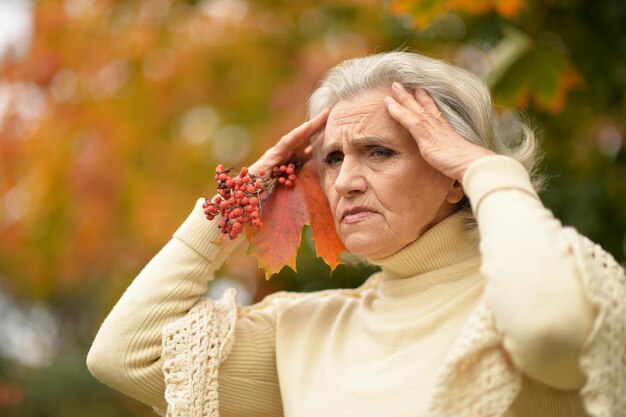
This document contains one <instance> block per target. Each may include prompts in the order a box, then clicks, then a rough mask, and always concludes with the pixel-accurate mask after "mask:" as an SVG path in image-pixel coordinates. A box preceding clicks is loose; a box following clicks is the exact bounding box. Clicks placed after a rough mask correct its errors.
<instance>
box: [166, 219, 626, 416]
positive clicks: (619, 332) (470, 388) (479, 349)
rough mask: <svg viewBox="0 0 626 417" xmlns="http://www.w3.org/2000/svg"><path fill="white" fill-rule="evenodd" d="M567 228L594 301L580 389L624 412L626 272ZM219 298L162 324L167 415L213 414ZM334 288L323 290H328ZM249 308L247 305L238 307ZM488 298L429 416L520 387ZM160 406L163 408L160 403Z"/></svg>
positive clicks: (487, 402) (480, 407) (475, 411)
mask: <svg viewBox="0 0 626 417" xmlns="http://www.w3.org/2000/svg"><path fill="white" fill-rule="evenodd" d="M566 236H567V238H568V240H569V242H570V244H571V247H572V250H574V253H575V255H576V259H577V261H578V262H579V265H580V267H581V268H582V270H583V271H584V275H583V278H584V284H585V288H586V290H587V295H588V296H589V298H590V299H591V300H593V302H594V304H595V305H597V306H598V308H599V309H600V316H599V317H598V320H597V321H596V327H595V328H594V329H593V332H592V334H591V335H590V337H589V340H588V342H587V343H586V345H585V348H584V351H583V353H582V356H581V361H580V363H581V367H582V369H583V371H584V373H585V375H586V376H587V377H588V380H587V383H586V385H585V386H584V387H583V389H582V390H581V395H582V399H583V401H584V405H585V407H586V409H587V412H588V414H589V415H590V416H592V417H619V416H623V415H626V397H625V396H624V387H626V350H625V344H624V339H625V335H626V310H625V307H624V306H625V304H624V302H623V300H626V290H625V289H626V277H625V275H624V270H623V269H622V268H621V266H620V265H619V264H618V263H617V262H616V261H615V260H614V259H613V258H612V257H611V256H610V255H609V254H608V253H606V252H605V251H604V250H602V249H601V248H600V247H599V246H598V245H597V244H594V243H593V242H591V241H590V240H589V239H587V238H585V237H583V236H580V235H579V234H578V233H577V232H576V231H575V230H573V229H571V228H567V233H566ZM379 280H380V276H378V277H376V279H374V280H368V282H367V284H366V285H364V286H363V287H360V288H358V289H355V290H342V291H349V292H351V293H352V295H358V294H359V293H360V292H362V291H364V290H366V289H368V288H372V287H375V286H376V285H377V283H378V281H379ZM230 291H232V292H229V293H228V294H226V295H225V296H224V297H225V298H223V299H222V300H221V301H218V302H213V301H211V300H203V301H202V302H201V303H199V304H198V305H197V306H196V307H194V308H193V309H192V310H191V311H190V313H189V315H188V316H185V317H184V318H183V319H181V320H180V321H178V322H175V323H173V324H172V325H170V326H168V327H167V328H166V329H165V330H164V351H163V356H164V358H165V365H164V373H165V381H166V384H167V389H166V399H167V401H168V404H169V408H168V413H167V417H174V416H176V417H186V416H189V417H191V416H194V417H195V416H211V417H218V416H219V403H218V386H217V373H218V368H219V364H220V363H221V361H223V360H224V358H225V357H226V356H227V355H228V353H229V349H230V347H231V346H232V344H233V343H234V342H235V341H234V335H233V332H232V329H233V327H234V325H235V323H234V321H235V317H236V312H237V306H236V305H235V303H234V301H233V294H234V289H231V290H230ZM333 291H337V290H329V291H326V292H325V293H327V294H328V293H332V292H333ZM304 296H306V294H295V293H282V292H281V293H277V294H273V295H270V296H268V297H266V298H265V300H264V301H263V303H260V304H259V305H257V306H255V307H254V308H262V307H263V306H266V305H268V304H271V303H272V302H274V301H275V300H276V299H281V298H282V299H284V298H290V299H298V298H302V297H304ZM244 308H245V309H247V310H248V311H250V309H251V307H244ZM501 344H502V337H501V335H500V334H499V333H498V332H497V330H496V328H495V324H494V317H493V314H492V313H491V311H490V310H489V308H488V306H487V305H486V304H484V303H481V304H480V306H479V307H478V308H477V309H476V310H475V311H474V313H473V314H472V315H471V317H470V318H469V320H468V321H467V323H466V325H465V326H464V328H463V330H462V332H461V335H460V337H459V338H458V339H457V340H456V342H455V344H454V345H453V346H452V348H451V349H450V351H449V353H448V356H447V358H446V361H445V362H444V365H443V366H442V371H441V373H440V375H439V378H438V382H437V384H436V391H435V392H436V393H435V396H434V399H433V403H432V406H431V410H430V415H431V416H433V417H435V416H436V417H444V416H449V417H453V416H454V417H465V416H467V417H497V416H505V413H506V411H507V409H508V408H509V407H510V406H511V404H512V403H513V401H514V400H515V398H516V396H517V395H518V393H519V391H520V389H521V385H522V375H521V374H520V372H519V371H517V370H516V368H515V367H514V366H513V365H512V363H511V361H510V359H509V358H508V357H507V354H506V352H505V351H504V350H503V349H502V348H501ZM161 413H162V410H161Z"/></svg>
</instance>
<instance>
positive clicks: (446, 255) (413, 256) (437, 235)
mask: <svg viewBox="0 0 626 417" xmlns="http://www.w3.org/2000/svg"><path fill="white" fill-rule="evenodd" d="M463 220H464V219H463V217H462V216H461V215H459V214H458V213H455V214H452V215H450V216H448V217H446V218H445V219H443V220H442V221H440V222H439V223H437V224H436V225H434V226H433V227H431V228H430V229H428V230H427V231H426V233H424V234H423V235H422V236H420V237H419V238H417V240H415V241H414V242H412V243H410V244H408V245H407V246H405V247H404V248H402V249H400V250H399V251H398V252H396V253H394V254H392V255H389V256H387V257H385V258H380V259H368V260H369V262H371V263H372V264H374V265H380V266H381V267H382V269H383V272H384V273H385V276H386V278H387V279H400V278H407V277H413V276H416V275H421V274H423V273H426V272H430V271H435V270H438V269H442V268H445V267H449V266H452V265H456V264H459V263H461V262H464V261H468V260H470V259H472V258H476V257H479V256H480V251H479V249H478V241H477V240H474V239H471V238H470V237H469V236H468V235H467V233H466V232H465V231H464V230H463Z"/></svg>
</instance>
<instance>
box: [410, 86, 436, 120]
mask: <svg viewBox="0 0 626 417" xmlns="http://www.w3.org/2000/svg"><path fill="white" fill-rule="evenodd" d="M415 99H416V100H417V102H418V103H419V104H420V105H421V106H422V107H424V109H426V111H427V112H428V113H430V114H432V115H433V116H435V118H437V119H439V118H440V117H441V112H440V111H439V107H437V104H436V103H435V100H433V98H432V97H431V96H430V94H428V92H427V91H426V90H424V89H423V88H418V89H416V90H415Z"/></svg>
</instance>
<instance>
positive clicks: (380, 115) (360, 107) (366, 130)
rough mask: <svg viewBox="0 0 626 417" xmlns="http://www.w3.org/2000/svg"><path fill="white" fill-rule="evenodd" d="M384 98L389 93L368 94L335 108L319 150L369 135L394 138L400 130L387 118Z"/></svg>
mask: <svg viewBox="0 0 626 417" xmlns="http://www.w3.org/2000/svg"><path fill="white" fill-rule="evenodd" d="M387 95H391V90H390V89H377V90H370V91H367V92H365V93H363V94H361V95H359V96H357V97H355V98H352V99H349V100H342V101H339V102H338V103H337V104H335V105H334V106H333V108H332V110H331V112H330V114H329V116H328V121H327V123H326V129H325V132H324V143H323V147H324V148H327V147H330V146H335V145H340V144H341V143H343V142H344V141H346V140H350V139H353V138H357V137H365V136H369V135H377V136H388V137H389V138H392V137H396V138H397V137H398V134H400V133H401V131H402V130H404V129H402V127H401V126H400V125H399V124H398V123H397V122H396V121H395V120H393V119H392V118H391V116H390V115H389V112H388V111H387V108H386V106H385V104H384V98H385V96H387Z"/></svg>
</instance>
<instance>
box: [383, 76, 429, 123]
mask: <svg viewBox="0 0 626 417" xmlns="http://www.w3.org/2000/svg"><path fill="white" fill-rule="evenodd" d="M391 90H392V91H393V97H394V98H395V99H396V101H397V102H398V103H400V104H402V105H403V106H404V107H406V108H407V109H409V110H410V111H412V112H413V113H415V114H418V115H421V114H423V113H424V111H425V109H424V107H423V106H422V105H421V104H420V103H418V102H417V100H416V99H415V97H413V96H412V95H411V94H409V92H408V91H406V90H405V88H404V87H403V86H402V84H400V83H398V82H394V83H393V84H392V85H391Z"/></svg>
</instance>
